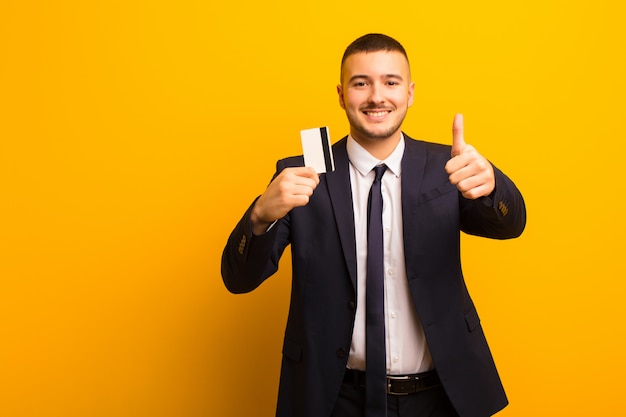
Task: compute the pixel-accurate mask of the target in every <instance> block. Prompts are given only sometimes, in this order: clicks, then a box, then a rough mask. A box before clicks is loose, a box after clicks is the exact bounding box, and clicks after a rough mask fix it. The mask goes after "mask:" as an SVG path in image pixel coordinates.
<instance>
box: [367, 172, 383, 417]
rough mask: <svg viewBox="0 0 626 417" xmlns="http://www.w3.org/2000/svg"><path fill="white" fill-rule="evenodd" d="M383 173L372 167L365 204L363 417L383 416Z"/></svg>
mask: <svg viewBox="0 0 626 417" xmlns="http://www.w3.org/2000/svg"><path fill="white" fill-rule="evenodd" d="M386 169H387V166H386V165H379V166H377V167H374V171H375V173H376V177H375V178H374V182H373V183H372V188H371V189H370V194H369V198H368V201H367V205H368V207H367V209H368V211H367V276H366V286H367V288H366V294H365V317H366V318H365V322H366V328H365V367H366V369H365V371H366V372H365V375H366V376H365V395H366V400H365V415H366V416H367V417H384V416H386V415H387V387H386V385H387V365H386V361H385V358H386V356H387V353H386V350H385V298H384V296H385V287H384V281H385V276H384V275H385V271H384V258H383V251H384V248H383V220H382V217H383V196H382V193H381V191H380V185H381V181H382V177H383V174H384V173H385V170H386Z"/></svg>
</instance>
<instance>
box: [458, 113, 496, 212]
mask: <svg viewBox="0 0 626 417" xmlns="http://www.w3.org/2000/svg"><path fill="white" fill-rule="evenodd" d="M463 129H464V128H463V115H462V114H457V115H455V116H454V122H453V124H452V152H451V156H452V158H451V159H450V160H449V161H448V163H447V164H446V172H447V173H448V175H449V176H450V182H451V183H452V184H454V185H456V187H457V188H458V189H459V191H460V192H461V194H462V195H463V197H465V198H468V199H470V200H475V199H477V198H479V197H484V196H488V195H489V194H491V192H492V191H493V190H494V188H495V186H496V180H495V177H494V173H493V167H492V166H491V163H489V161H487V159H485V157H483V156H482V155H481V154H479V153H478V151H476V149H475V148H474V147H473V146H472V145H468V144H466V143H465V137H464V131H463Z"/></svg>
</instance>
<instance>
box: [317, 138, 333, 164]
mask: <svg viewBox="0 0 626 417" xmlns="http://www.w3.org/2000/svg"><path fill="white" fill-rule="evenodd" d="M320 133H321V137H322V150H323V151H324V162H326V172H331V171H332V170H333V161H332V159H331V158H330V145H329V140H328V129H327V128H325V127H320Z"/></svg>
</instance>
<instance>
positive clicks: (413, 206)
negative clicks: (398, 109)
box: [401, 134, 427, 279]
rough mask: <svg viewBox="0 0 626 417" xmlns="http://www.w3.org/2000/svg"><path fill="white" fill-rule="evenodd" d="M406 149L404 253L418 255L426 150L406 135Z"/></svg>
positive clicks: (404, 172)
mask: <svg viewBox="0 0 626 417" xmlns="http://www.w3.org/2000/svg"><path fill="white" fill-rule="evenodd" d="M404 138H405V144H406V147H405V149H404V155H403V157H402V185H401V189H402V223H403V228H404V233H403V234H404V253H405V256H406V254H415V253H417V251H416V249H417V239H418V238H419V235H420V233H419V231H418V230H417V228H418V222H417V217H416V215H415V213H416V210H417V204H418V201H419V196H420V192H421V189H422V184H423V182H424V168H425V166H426V159H427V155H426V149H425V147H424V146H423V144H422V142H418V141H416V140H413V139H411V138H409V137H408V136H407V135H406V134H405V135H404ZM406 268H407V277H408V278H409V279H410V278H411V275H412V274H411V273H410V272H411V271H410V270H411V268H412V263H411V262H408V261H407V262H406Z"/></svg>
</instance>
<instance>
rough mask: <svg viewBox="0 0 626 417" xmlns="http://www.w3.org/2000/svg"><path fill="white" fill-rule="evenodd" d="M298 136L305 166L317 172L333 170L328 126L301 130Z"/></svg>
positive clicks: (333, 164)
mask: <svg viewBox="0 0 626 417" xmlns="http://www.w3.org/2000/svg"><path fill="white" fill-rule="evenodd" d="M300 138H301V139H302V152H303V153H304V165H305V166H307V167H312V168H313V169H315V172H316V173H318V174H323V173H325V172H332V171H334V170H335V161H334V160H333V149H332V148H331V146H330V136H329V135H328V127H326V126H325V127H320V128H315V129H306V130H301V131H300Z"/></svg>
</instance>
